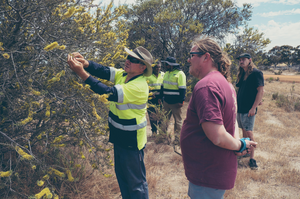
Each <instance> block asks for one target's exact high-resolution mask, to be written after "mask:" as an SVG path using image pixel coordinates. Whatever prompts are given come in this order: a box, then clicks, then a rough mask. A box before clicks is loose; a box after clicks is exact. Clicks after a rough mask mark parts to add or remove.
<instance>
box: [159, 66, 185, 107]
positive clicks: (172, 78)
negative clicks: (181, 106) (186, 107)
mask: <svg viewBox="0 0 300 199" xmlns="http://www.w3.org/2000/svg"><path fill="white" fill-rule="evenodd" d="M179 89H186V76H185V74H184V72H183V71H181V70H178V69H175V70H173V71H167V72H166V73H165V75H164V79H163V96H164V100H165V101H166V102H167V103H170V102H172V103H173V102H174V103H182V101H180V100H181V99H180V98H179V97H180V92H179ZM182 99H184V98H182Z"/></svg>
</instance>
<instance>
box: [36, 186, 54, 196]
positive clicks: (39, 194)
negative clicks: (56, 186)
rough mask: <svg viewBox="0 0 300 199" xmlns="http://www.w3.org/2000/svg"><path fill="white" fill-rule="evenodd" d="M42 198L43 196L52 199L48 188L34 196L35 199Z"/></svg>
mask: <svg viewBox="0 0 300 199" xmlns="http://www.w3.org/2000/svg"><path fill="white" fill-rule="evenodd" d="M43 196H45V198H52V193H51V191H50V189H49V188H48V187H46V188H44V189H43V190H42V191H41V192H40V193H38V194H35V198H36V199H40V198H42V197H43Z"/></svg>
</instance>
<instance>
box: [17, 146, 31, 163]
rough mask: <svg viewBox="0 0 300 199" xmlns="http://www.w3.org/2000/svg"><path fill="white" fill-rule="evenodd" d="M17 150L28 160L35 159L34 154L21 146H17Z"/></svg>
mask: <svg viewBox="0 0 300 199" xmlns="http://www.w3.org/2000/svg"><path fill="white" fill-rule="evenodd" d="M15 149H16V151H17V152H18V153H19V154H20V155H21V156H22V157H23V158H25V159H26V160H31V159H33V156H32V155H29V154H28V153H26V152H24V151H23V150H22V149H21V148H20V147H19V146H16V148H15Z"/></svg>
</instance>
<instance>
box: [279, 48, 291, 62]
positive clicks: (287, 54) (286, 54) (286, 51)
mask: <svg viewBox="0 0 300 199" xmlns="http://www.w3.org/2000/svg"><path fill="white" fill-rule="evenodd" d="M293 53H294V48H293V46H289V45H283V46H280V54H281V55H280V62H281V63H286V64H288V65H290V63H291V62H292V54H293Z"/></svg>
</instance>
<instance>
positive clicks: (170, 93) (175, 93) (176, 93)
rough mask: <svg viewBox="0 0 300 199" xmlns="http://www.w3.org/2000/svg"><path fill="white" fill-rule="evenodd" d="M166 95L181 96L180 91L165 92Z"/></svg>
mask: <svg viewBox="0 0 300 199" xmlns="http://www.w3.org/2000/svg"><path fill="white" fill-rule="evenodd" d="M164 94H165V95H180V93H179V91H178V92H176V91H174V92H170V91H164Z"/></svg>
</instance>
